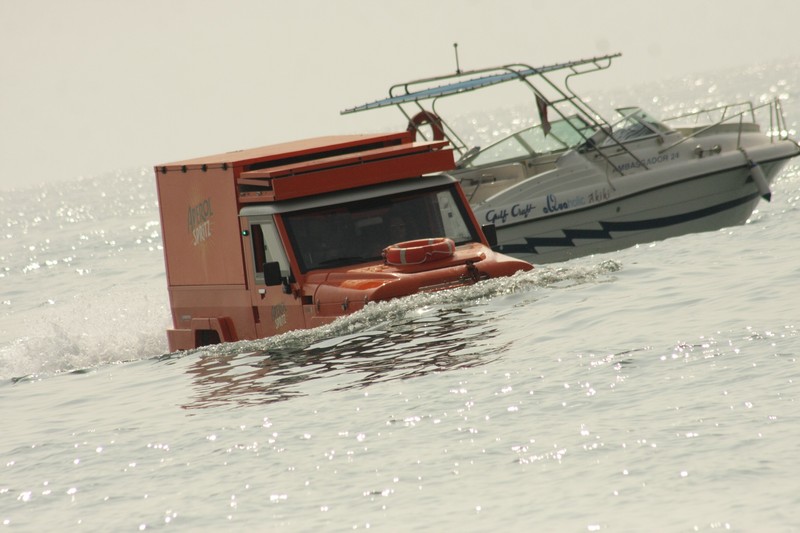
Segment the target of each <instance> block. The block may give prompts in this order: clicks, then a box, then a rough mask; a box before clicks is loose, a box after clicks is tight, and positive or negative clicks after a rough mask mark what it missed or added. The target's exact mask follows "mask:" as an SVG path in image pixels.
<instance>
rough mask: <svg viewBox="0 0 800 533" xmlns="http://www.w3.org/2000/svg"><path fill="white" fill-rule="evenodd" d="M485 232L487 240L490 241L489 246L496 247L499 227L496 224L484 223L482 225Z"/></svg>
mask: <svg viewBox="0 0 800 533" xmlns="http://www.w3.org/2000/svg"><path fill="white" fill-rule="evenodd" d="M481 229H482V230H483V234H484V235H486V240H487V241H488V242H489V247H490V248H494V247H495V246H497V227H496V226H495V225H494V224H484V225H483V226H481Z"/></svg>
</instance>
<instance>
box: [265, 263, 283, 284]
mask: <svg viewBox="0 0 800 533" xmlns="http://www.w3.org/2000/svg"><path fill="white" fill-rule="evenodd" d="M282 283H283V276H281V265H280V263H278V262H277V261H269V262H267V263H264V284H265V285H266V286H267V287H274V286H276V285H281V284H282Z"/></svg>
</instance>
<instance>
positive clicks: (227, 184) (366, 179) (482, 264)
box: [155, 132, 533, 351]
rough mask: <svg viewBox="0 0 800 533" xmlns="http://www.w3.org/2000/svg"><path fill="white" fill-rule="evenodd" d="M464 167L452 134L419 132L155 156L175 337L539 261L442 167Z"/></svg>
mask: <svg viewBox="0 0 800 533" xmlns="http://www.w3.org/2000/svg"><path fill="white" fill-rule="evenodd" d="M454 167H455V164H454V160H453V151H452V149H451V148H450V147H449V144H448V143H447V142H446V141H430V142H427V141H426V142H416V141H415V139H414V133H413V132H399V133H388V134H374V135H344V136H331V137H320V138H314V139H307V140H302V141H297V142H292V143H285V144H278V145H273V146H265V147H262V148H255V149H251V150H242V151H236V152H230V153H226V154H221V155H215V156H209V157H201V158H198V159H191V160H187V161H179V162H176V163H167V164H163V165H159V166H157V167H156V168H155V174H156V182H157V187H158V199H159V209H160V213H161V228H162V235H163V242H164V259H165V263H166V272H167V284H168V289H169V299H170V306H171V309H172V321H173V327H172V328H171V329H169V330H167V338H168V341H169V348H170V350H172V351H176V350H186V349H192V348H197V347H200V346H204V345H208V344H215V343H219V342H231V341H237V340H244V339H256V338H262V337H268V336H271V335H276V334H279V333H283V332H286V331H289V330H293V329H300V328H311V327H315V326H319V325H322V324H325V323H328V322H331V321H333V320H334V319H336V318H337V317H340V316H342V315H345V314H348V313H352V312H354V311H357V310H359V309H361V308H363V307H364V306H365V305H366V304H367V303H368V302H376V301H381V300H388V299H391V298H396V297H399V296H407V295H411V294H415V293H417V292H424V291H437V290H442V289H448V288H453V287H459V286H463V285H469V284H473V283H476V282H478V281H480V280H483V279H487V278H490V277H497V276H508V275H511V274H513V273H515V272H517V271H519V270H529V269H531V268H533V267H532V266H531V265H530V264H529V263H526V262H523V261H519V260H516V259H512V258H510V257H507V256H504V255H501V254H498V253H495V252H493V251H492V250H491V248H490V242H489V241H488V240H487V237H486V235H485V234H484V232H483V229H482V228H481V227H480V226H478V224H477V221H476V219H475V217H474V215H473V214H472V211H471V210H470V208H469V206H468V203H467V201H466V199H465V197H464V194H463V192H462V191H461V189H460V187H459V185H458V183H457V182H456V180H454V179H453V178H451V177H449V176H447V175H446V174H442V172H446V171H448V170H451V169H453V168H454ZM491 229H493V228H491ZM487 233H489V234H490V236H491V232H490V231H487Z"/></svg>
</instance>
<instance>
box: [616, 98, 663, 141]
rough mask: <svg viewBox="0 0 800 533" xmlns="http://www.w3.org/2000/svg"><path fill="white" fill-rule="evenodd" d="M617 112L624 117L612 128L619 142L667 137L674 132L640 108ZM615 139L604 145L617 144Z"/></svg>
mask: <svg viewBox="0 0 800 533" xmlns="http://www.w3.org/2000/svg"><path fill="white" fill-rule="evenodd" d="M617 112H618V113H619V114H620V115H622V117H623V118H622V120H620V121H619V122H617V123H616V124H614V125H613V126H612V127H611V134H612V135H613V137H614V139H616V140H617V142H625V141H631V140H634V139H641V138H644V137H649V136H652V135H665V134H667V133H670V132H671V131H672V130H671V129H670V128H669V127H668V126H665V125H664V124H662V123H661V122H659V121H658V120H656V119H655V118H653V117H651V116H650V115H649V114H647V113H646V112H645V111H642V109H641V108H639V107H623V108H620V109H617ZM614 139H610V138H608V139H606V140H605V141H604V142H603V145H610V144H616V143H615V142H614Z"/></svg>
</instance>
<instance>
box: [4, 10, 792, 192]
mask: <svg viewBox="0 0 800 533" xmlns="http://www.w3.org/2000/svg"><path fill="white" fill-rule="evenodd" d="M0 20H2V22H3V24H2V25H3V31H2V32H0V191H1V190H3V189H8V188H21V187H25V186H26V185H29V184H31V185H33V184H37V183H42V182H48V181H54V180H59V179H61V180H63V179H74V178H76V177H78V176H94V175H97V174H101V173H104V172H106V171H113V170H127V169H130V168H137V167H152V166H153V165H155V164H158V163H163V162H168V161H174V160H179V159H186V158H190V157H196V156H201V155H207V154H211V153H219V152H225V151H229V150H235V149H240V148H250V147H253V146H260V145H264V144H271V143H276V142H283V141H289V140H293V139H299V138H304V137H314V136H318V135H329V134H336V133H352V132H361V131H365V132H371V131H375V130H376V129H380V130H386V129H391V128H393V127H402V123H401V121H400V118H401V116H400V115H399V113H396V112H395V114H394V115H389V116H387V115H386V114H381V113H377V114H373V113H361V114H356V115H347V116H340V115H339V111H341V110H342V109H344V108H347V107H352V106H354V105H357V104H361V103H364V102H367V101H371V100H375V99H377V98H379V97H382V96H384V95H385V93H386V91H387V89H388V87H389V85H390V84H391V83H394V82H398V81H406V80H408V79H413V78H419V77H424V76H429V75H437V74H442V73H444V72H449V71H452V70H455V60H454V55H453V46H452V45H453V43H454V42H458V43H459V48H458V49H459V55H460V62H461V67H462V69H471V68H479V67H484V66H491V65H495V64H501V63H511V62H525V63H529V64H532V65H541V64H548V63H554V62H560V61H566V60H570V59H578V58H584V57H590V56H593V55H598V54H603V53H610V52H622V54H623V57H622V58H621V59H619V60H617V61H616V62H615V64H614V66H613V67H612V70H611V71H610V72H611V73H613V74H610V73H604V74H602V75H601V76H602V80H601V81H602V83H603V84H604V86H605V87H608V88H612V87H613V86H614V85H619V86H623V85H626V84H630V83H635V82H636V80H641V81H653V80H659V79H663V78H670V77H674V76H686V75H691V74H693V73H701V72H706V71H713V70H717V69H721V68H728V67H735V66H742V67H747V66H752V65H755V64H759V63H761V62H764V61H769V60H780V59H788V58H792V57H797V56H798V55H800V48H798V46H797V44H798V39H797V35H798V29H800V1H798V0H704V1H698V0H665V1H662V2H653V1H649V0H606V1H597V0H571V1H569V2H565V1H554V0H545V1H542V0H518V1H506V0H491V1H477V0H474V1H469V0H403V1H402V2H385V1H382V0H328V1H324V0H319V1H290V0H284V1H281V2H276V1H271V0H217V1H204V0H130V1H123V0H91V1H90V0H71V1H63V0H0ZM387 117H391V118H387ZM395 119H396V120H397V121H396V123H393V121H394V120H395Z"/></svg>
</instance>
